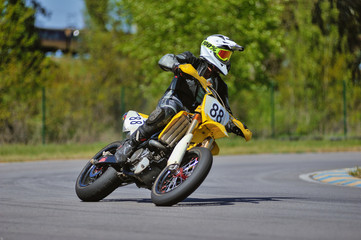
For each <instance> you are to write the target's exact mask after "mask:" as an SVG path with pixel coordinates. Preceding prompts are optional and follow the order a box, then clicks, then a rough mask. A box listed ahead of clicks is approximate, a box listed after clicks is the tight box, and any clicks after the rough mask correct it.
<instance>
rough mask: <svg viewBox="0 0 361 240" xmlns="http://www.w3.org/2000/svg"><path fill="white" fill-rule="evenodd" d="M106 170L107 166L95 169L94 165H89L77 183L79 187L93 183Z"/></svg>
mask: <svg viewBox="0 0 361 240" xmlns="http://www.w3.org/2000/svg"><path fill="white" fill-rule="evenodd" d="M107 169H108V167H107V166H103V167H97V166H95V165H90V166H89V168H88V170H87V171H86V172H85V173H84V174H83V175H82V177H81V178H80V181H79V185H80V186H81V187H86V186H88V185H90V184H92V183H93V182H95V181H96V180H97V179H98V178H100V176H102V175H103V174H104V172H105V171H106V170H107Z"/></svg>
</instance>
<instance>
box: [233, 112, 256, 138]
mask: <svg viewBox="0 0 361 240" xmlns="http://www.w3.org/2000/svg"><path fill="white" fill-rule="evenodd" d="M232 122H233V123H234V125H236V127H238V128H239V129H241V131H242V133H243V135H244V139H246V141H247V142H248V141H249V140H251V139H252V132H251V131H250V130H249V129H248V128H245V127H244V125H243V123H242V122H241V121H239V120H237V119H235V118H234V117H232Z"/></svg>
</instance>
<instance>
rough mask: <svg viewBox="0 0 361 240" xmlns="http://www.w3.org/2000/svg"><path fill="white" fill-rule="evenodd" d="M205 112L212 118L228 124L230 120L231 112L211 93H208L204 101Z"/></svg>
mask: <svg viewBox="0 0 361 240" xmlns="http://www.w3.org/2000/svg"><path fill="white" fill-rule="evenodd" d="M203 108H204V110H203V111H204V113H205V114H206V116H207V117H208V118H210V119H211V120H213V121H215V122H218V123H220V124H222V125H226V124H227V123H228V121H229V113H228V111H227V110H226V109H225V108H224V107H223V106H222V104H221V103H220V102H219V101H218V100H217V99H215V98H214V97H211V96H209V95H206V97H205V99H204V102H203Z"/></svg>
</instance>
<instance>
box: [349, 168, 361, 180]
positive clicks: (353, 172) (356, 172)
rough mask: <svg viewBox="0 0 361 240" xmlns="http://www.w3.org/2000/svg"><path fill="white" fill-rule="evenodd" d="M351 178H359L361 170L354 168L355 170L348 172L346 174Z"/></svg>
mask: <svg viewBox="0 0 361 240" xmlns="http://www.w3.org/2000/svg"><path fill="white" fill-rule="evenodd" d="M348 173H349V174H350V175H351V176H354V177H357V178H361V168H360V167H358V166H357V167H356V169H355V170H353V171H349V172H348Z"/></svg>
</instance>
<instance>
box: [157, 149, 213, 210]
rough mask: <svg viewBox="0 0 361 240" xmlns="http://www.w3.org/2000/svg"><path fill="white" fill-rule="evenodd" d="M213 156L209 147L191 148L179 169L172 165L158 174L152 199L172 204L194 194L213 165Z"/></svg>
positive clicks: (167, 204) (165, 204) (159, 202)
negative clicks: (173, 167) (172, 167)
mask: <svg viewBox="0 0 361 240" xmlns="http://www.w3.org/2000/svg"><path fill="white" fill-rule="evenodd" d="M212 162H213V156H212V154H211V152H210V151H209V150H208V149H207V148H201V147H196V148H192V149H191V150H189V151H188V152H187V153H186V154H185V156H184V158H183V160H182V163H181V165H180V167H179V168H178V169H177V170H172V169H171V167H170V166H168V167H166V168H164V169H163V171H162V172H161V173H160V174H159V175H158V177H157V179H156V180H155V183H154V184H153V188H152V194H151V197H152V201H153V203H154V204H155V205H157V206H171V205H174V204H176V203H178V202H180V201H183V200H184V199H185V198H187V197H188V196H189V195H190V194H192V193H193V192H194V191H195V190H196V189H197V188H198V187H199V185H201V183H202V182H203V181H204V179H205V178H206V177H207V175H208V173H209V170H210V169H211V167H212Z"/></svg>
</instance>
